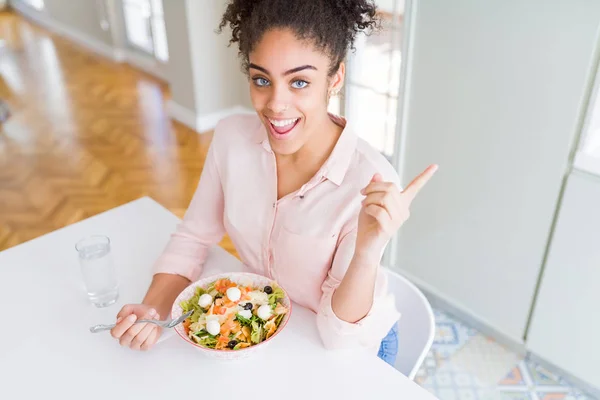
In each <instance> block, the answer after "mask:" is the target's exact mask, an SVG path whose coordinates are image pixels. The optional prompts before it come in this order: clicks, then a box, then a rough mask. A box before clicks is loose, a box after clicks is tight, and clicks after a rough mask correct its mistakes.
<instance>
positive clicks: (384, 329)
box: [317, 229, 400, 349]
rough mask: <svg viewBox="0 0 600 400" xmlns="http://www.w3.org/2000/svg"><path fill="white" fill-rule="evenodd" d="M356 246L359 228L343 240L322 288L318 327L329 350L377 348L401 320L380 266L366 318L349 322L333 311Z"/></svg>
mask: <svg viewBox="0 0 600 400" xmlns="http://www.w3.org/2000/svg"><path fill="white" fill-rule="evenodd" d="M355 243H356V229H354V230H352V231H351V232H349V233H348V234H346V235H345V236H344V237H343V239H342V240H341V242H340V244H339V246H338V249H337V251H336V254H335V256H334V259H333V263H332V267H331V269H330V271H329V273H328V275H327V278H326V279H325V282H324V283H323V286H322V291H323V295H322V297H321V302H320V306H319V310H318V312H317V327H318V330H319V333H320V335H321V339H322V340H323V344H324V345H325V347H326V348H328V349H342V348H356V347H366V348H378V347H379V344H380V343H381V340H382V339H383V338H384V337H385V336H386V335H387V333H388V332H389V330H390V329H391V328H392V326H393V325H394V324H395V323H397V322H398V320H399V319H400V313H399V312H398V311H397V309H396V305H395V300H394V296H393V295H392V294H390V293H388V289H387V286H388V285H387V275H386V273H385V271H384V270H383V269H382V267H380V266H379V267H378V268H377V278H376V281H375V290H374V292H373V304H372V306H371V310H370V311H369V313H368V314H367V315H366V316H365V317H364V318H362V319H361V320H360V321H357V322H355V323H350V322H346V321H343V320H341V319H339V318H338V317H337V316H336V315H335V313H334V312H333V309H332V307H331V299H332V297H333V293H334V292H335V290H336V289H337V288H338V286H339V285H340V283H341V281H342V279H343V277H344V275H345V274H346V271H347V270H348V266H349V265H350V262H351V260H352V257H353V255H354V246H355Z"/></svg>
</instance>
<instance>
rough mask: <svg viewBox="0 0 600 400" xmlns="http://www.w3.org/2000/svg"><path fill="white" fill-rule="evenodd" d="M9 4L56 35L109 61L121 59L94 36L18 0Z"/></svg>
mask: <svg viewBox="0 0 600 400" xmlns="http://www.w3.org/2000/svg"><path fill="white" fill-rule="evenodd" d="M11 6H12V7H13V8H14V9H15V10H17V11H18V12H19V13H20V14H21V15H23V16H24V17H26V18H28V19H29V20H31V21H33V22H35V23H37V24H38V25H41V26H43V27H44V28H46V29H48V30H49V31H51V32H53V33H56V34H57V35H60V36H63V37H65V38H67V39H69V40H71V41H73V42H75V43H76V44H78V45H80V46H82V47H84V48H86V49H88V50H90V51H92V52H94V53H96V54H98V55H100V56H102V57H105V58H108V59H110V60H111V61H116V62H122V61H123V59H122V56H121V54H120V52H119V51H118V49H115V48H113V47H112V46H109V45H108V44H106V43H102V42H101V41H99V40H97V39H95V38H92V37H90V36H88V35H86V34H84V33H82V32H79V31H77V30H75V29H73V28H71V27H69V26H66V25H63V24H61V23H60V22H57V21H55V20H54V19H52V18H51V17H50V16H49V15H48V14H46V13H45V12H44V11H37V10H35V9H33V8H31V7H29V6H28V5H26V4H22V3H20V2H11Z"/></svg>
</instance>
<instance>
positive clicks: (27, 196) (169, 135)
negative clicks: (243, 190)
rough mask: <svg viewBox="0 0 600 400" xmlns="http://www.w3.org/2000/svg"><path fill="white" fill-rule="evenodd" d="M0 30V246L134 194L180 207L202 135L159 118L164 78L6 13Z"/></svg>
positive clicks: (189, 190)
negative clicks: (5, 113)
mask: <svg viewBox="0 0 600 400" xmlns="http://www.w3.org/2000/svg"><path fill="white" fill-rule="evenodd" d="M0 39H1V40H3V41H4V42H3V44H2V46H0V98H2V99H3V100H4V101H5V102H7V103H8V105H9V106H10V109H11V112H12V116H11V118H10V119H9V120H8V121H7V122H6V123H4V125H3V126H1V128H0V251H1V250H4V249H7V248H9V247H12V246H15V245H17V244H19V243H22V242H25V241H27V240H30V239H33V238H35V237H37V236H40V235H42V234H45V233H48V232H51V231H53V230H55V229H58V228H61V227H64V226H66V225H69V224H72V223H74V222H76V221H79V220H82V219H85V218H87V217H90V216H92V215H95V214H97V213H100V212H102V211H106V210H109V209H111V208H113V207H116V206H118V205H121V204H124V203H127V202H129V201H132V200H134V199H137V198H139V197H142V196H150V197H152V198H153V199H155V200H156V201H158V202H159V203H161V204H162V205H164V206H165V207H166V208H168V209H169V210H171V211H172V212H173V213H175V214H176V215H178V216H180V217H181V216H182V215H183V213H184V212H185V209H186V207H187V206H188V204H189V202H190V200H191V198H192V195H193V192H194V190H195V188H196V185H197V183H198V179H199V176H200V172H201V170H202V166H203V164H204V159H205V156H206V152H207V150H208V146H209V144H210V140H211V134H204V135H199V134H198V133H196V132H194V131H192V130H191V129H188V128H187V127H185V126H183V125H180V124H178V123H175V122H172V121H171V120H170V119H169V118H168V116H167V115H166V112H165V102H166V100H167V99H168V96H169V94H168V87H167V86H166V85H165V84H164V83H163V82H161V81H159V80H157V79H154V78H153V77H150V76H148V75H146V74H144V73H142V72H139V71H137V70H135V69H133V68H130V67H128V66H126V65H123V64H117V63H113V62H111V61H108V60H105V59H103V58H100V57H98V56H95V55H94V54H92V53H89V52H87V51H86V50H84V49H82V48H80V47H77V46H76V45H74V44H72V43H71V42H69V41H67V40H65V39H62V38H61V37H58V36H54V35H52V34H50V33H48V32H46V31H44V30H43V29H41V28H38V27H37V26H35V25H33V24H32V23H30V22H28V21H27V20H24V19H23V18H21V17H19V16H17V15H14V14H10V13H0ZM222 245H223V247H225V248H226V249H227V250H228V251H230V252H232V253H233V254H235V250H234V248H233V246H232V245H231V242H230V241H229V240H228V239H227V238H226V239H224V241H223V243H222Z"/></svg>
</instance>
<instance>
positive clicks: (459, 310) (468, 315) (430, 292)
mask: <svg viewBox="0 0 600 400" xmlns="http://www.w3.org/2000/svg"><path fill="white" fill-rule="evenodd" d="M395 271H396V272H398V273H399V274H400V275H403V276H404V277H406V278H407V279H408V280H409V281H411V282H412V283H414V284H415V285H416V286H417V287H418V288H419V289H420V290H421V291H422V292H423V294H424V295H425V297H427V299H428V300H429V302H430V303H431V305H432V306H433V307H435V308H438V309H440V310H443V311H447V312H448V313H449V314H451V315H455V316H456V317H457V318H458V319H460V320H462V321H464V322H465V323H467V325H469V326H471V327H473V328H475V329H477V330H478V331H479V332H481V333H482V334H484V335H486V336H488V337H491V338H492V339H494V340H495V341H497V342H498V343H499V344H501V345H502V346H504V347H506V348H507V349H509V350H511V351H513V352H515V353H517V354H519V355H521V356H525V355H526V354H527V349H526V347H525V343H524V342H523V341H519V340H516V339H514V338H512V337H511V336H509V335H507V334H506V333H504V332H502V331H501V330H500V329H498V328H496V327H494V326H493V325H492V324H490V323H488V322H487V321H483V320H482V319H481V318H479V317H477V316H475V314H474V313H473V312H471V311H469V310H467V309H465V307H463V306H461V305H460V304H457V303H456V302H455V301H452V300H451V299H449V298H447V297H446V296H444V295H443V294H441V293H439V292H438V291H437V290H436V289H435V288H433V287H432V286H431V285H429V284H428V283H426V282H424V281H422V280H421V279H419V278H417V277H415V276H413V275H411V274H409V273H407V272H406V271H404V270H401V269H395Z"/></svg>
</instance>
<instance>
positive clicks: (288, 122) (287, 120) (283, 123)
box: [269, 118, 298, 128]
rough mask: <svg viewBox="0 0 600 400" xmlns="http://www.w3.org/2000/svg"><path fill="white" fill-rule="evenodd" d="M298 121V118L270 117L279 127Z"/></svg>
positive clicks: (270, 120)
mask: <svg viewBox="0 0 600 400" xmlns="http://www.w3.org/2000/svg"><path fill="white" fill-rule="evenodd" d="M296 121H298V118H294V119H284V120H279V121H276V120H273V119H269V122H271V123H272V124H273V126H276V127H278V128H283V127H284V126H288V125H292V124H294V123H296Z"/></svg>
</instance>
